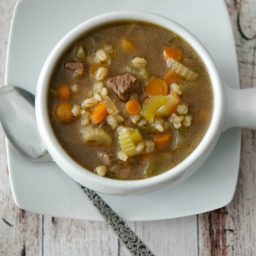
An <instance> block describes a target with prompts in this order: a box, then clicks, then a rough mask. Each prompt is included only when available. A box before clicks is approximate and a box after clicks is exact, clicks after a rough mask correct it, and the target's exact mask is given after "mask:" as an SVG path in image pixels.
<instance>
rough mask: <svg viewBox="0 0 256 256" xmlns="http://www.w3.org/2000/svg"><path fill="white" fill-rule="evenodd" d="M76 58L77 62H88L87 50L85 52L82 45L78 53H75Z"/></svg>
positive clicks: (78, 48)
mask: <svg viewBox="0 0 256 256" xmlns="http://www.w3.org/2000/svg"><path fill="white" fill-rule="evenodd" d="M75 58H76V60H79V61H85V60H86V54H85V50H84V47H83V46H82V45H79V46H78V47H77V49H76V53H75Z"/></svg>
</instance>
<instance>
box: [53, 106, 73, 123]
mask: <svg viewBox="0 0 256 256" xmlns="http://www.w3.org/2000/svg"><path fill="white" fill-rule="evenodd" d="M55 115H56V117H57V119H58V120H59V121H60V122H61V123H70V122H71V121H72V120H73V118H74V116H73V114H72V105H71V104H70V103H69V102H62V103H60V104H58V106H57V107H56V110H55Z"/></svg>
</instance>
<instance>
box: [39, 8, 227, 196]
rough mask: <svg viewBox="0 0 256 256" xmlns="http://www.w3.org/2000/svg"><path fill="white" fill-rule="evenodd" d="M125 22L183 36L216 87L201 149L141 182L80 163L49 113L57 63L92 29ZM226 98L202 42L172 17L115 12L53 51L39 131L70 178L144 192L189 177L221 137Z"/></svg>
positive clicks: (45, 71)
mask: <svg viewBox="0 0 256 256" xmlns="http://www.w3.org/2000/svg"><path fill="white" fill-rule="evenodd" d="M122 21H138V22H140V21H141V22H146V23H151V24H155V25H158V26H160V27H164V28H166V29H168V30H170V31H172V32H174V33H176V34H178V35H180V36H181V37H182V38H183V39H184V40H185V41H186V42H187V43H188V44H189V45H190V46H191V47H192V48H193V49H194V50H195V51H196V52H197V54H198V55H199V56H200V58H201V59H202V61H203V62H204V64H205V67H206V69H207V71H208V74H209V76H210V79H211V84H212V88H213V113H212V119H211V122H210V124H209V127H208V129H207V132H206V133H205V135H204V137H203V138H202V140H201V141H200V143H199V144H198V146H197V147H196V148H195V149H194V150H193V151H192V153H190V154H189V155H188V156H187V157H186V158H185V159H184V160H183V161H182V162H181V163H179V164H178V165H176V166H175V167H173V168H171V169H169V170H167V171H165V172H163V173H161V174H159V175H156V176H153V177H150V178H146V179H140V180H116V179H111V178H107V177H100V176H98V175H97V174H95V173H93V172H92V171H90V170H87V169H86V168H85V167H82V166H81V165H80V164H78V163H77V162H76V161H75V160H73V159H72V158H71V157H70V156H69V155H68V153H67V152H66V151H65V150H64V149H63V148H62V146H61V145H60V143H59V141H58V140H57V138H56V136H55V134H54V132H53V129H52V127H51V124H50V121H49V116H48V110H47V92H48V86H49V83H50V79H51V76H52V73H53V71H54V68H55V65H56V63H57V62H58V60H59V58H60V57H61V56H62V55H63V53H64V52H65V50H66V49H67V48H68V47H70V46H71V45H72V43H73V42H75V41H76V40H77V39H79V38H80V37H81V36H82V35H83V34H85V33H86V32H88V31H90V30H92V29H93V28H96V27H99V26H101V25H104V24H106V23H113V22H122ZM223 97H224V96H223V90H222V86H221V80H220V77H219V74H218V72H217V69H216V66H215V63H214V61H213V60H212V58H211V57H210V54H209V53H208V51H207V50H206V49H205V48H204V46H203V45H202V44H201V43H200V41H199V40H198V39H197V38H196V37H195V36H194V35H192V34H191V32H189V31H188V30H187V29H186V28H184V27H183V26H182V25H179V24H177V23H176V22H175V21H172V20H170V19H169V18H166V17H163V16H160V15H159V14H152V13H148V12H142V11H114V12H108V13H104V14H100V15H98V16H94V17H92V18H90V19H88V20H86V21H84V22H82V23H80V24H79V25H77V26H76V27H75V28H73V29H72V30H70V31H69V32H68V33H67V34H66V35H65V36H64V37H62V39H61V40H60V41H59V42H58V43H57V44H56V45H55V47H54V48H53V50H52V51H51V52H50V54H49V55H48V57H47V59H46V61H45V63H44V65H43V67H42V69H41V72H40V75H39V79H38V83H37V89H36V119H37V124H38V128H39V132H40V134H41V136H42V138H43V140H44V142H45V144H46V147H47V150H48V151H49V153H50V155H51V156H52V157H53V159H54V160H55V162H56V163H57V164H58V165H59V166H60V168H61V169H62V170H63V171H64V172H65V173H66V174H67V175H68V176H70V177H71V178H72V179H74V180H75V181H77V182H78V183H80V184H82V185H85V186H88V187H90V188H92V189H96V190H98V191H100V188H101V187H102V191H104V190H105V188H106V189H110V190H111V189H112V190H113V193H115V191H116V190H119V191H123V190H127V189H130V190H136V189H144V188H147V187H151V186H154V185H156V184H160V183H165V182H166V181H168V180H173V179H176V178H177V177H180V176H183V175H185V174H186V176H187V174H188V173H187V172H188V171H189V170H188V169H189V167H190V166H192V164H193V163H194V162H195V161H196V160H198V159H199V158H200V157H202V156H204V152H206V151H207V149H208V148H209V147H210V146H211V144H212V143H213V142H214V140H216V137H218V136H219V134H220V129H221V128H220V127H221V123H222V118H223V116H222V112H223V111H222V109H223V104H224V103H223Z"/></svg>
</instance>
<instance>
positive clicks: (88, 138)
mask: <svg viewBox="0 0 256 256" xmlns="http://www.w3.org/2000/svg"><path fill="white" fill-rule="evenodd" d="M82 131H83V140H84V141H85V142H95V143H98V144H100V145H106V146H109V145H111V144H112V142H113V141H112V138H111V135H109V134H108V133H107V132H106V131H105V130H104V129H102V128H93V127H91V126H86V127H84V128H83V130H82Z"/></svg>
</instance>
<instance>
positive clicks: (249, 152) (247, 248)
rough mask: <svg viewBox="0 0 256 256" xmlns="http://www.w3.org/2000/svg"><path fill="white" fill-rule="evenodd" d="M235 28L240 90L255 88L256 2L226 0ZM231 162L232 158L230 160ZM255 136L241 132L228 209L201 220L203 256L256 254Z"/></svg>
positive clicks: (244, 131) (204, 215)
mask: <svg viewBox="0 0 256 256" xmlns="http://www.w3.org/2000/svg"><path fill="white" fill-rule="evenodd" d="M226 3H227V6H228V10H229V14H230V17H231V22H232V26H233V31H234V36H235V41H236V49H237V54H238V61H239V73H240V81H241V87H243V88H248V87H256V66H255V64H256V63H255V62H256V40H255V39H256V1H255V0H246V1H232V0H227V1H226ZM230 161H232V159H230ZM255 174H256V133H255V131H251V130H248V129H244V130H242V148H241V160H240V175H239V182H238V186H237V190H236V194H235V197H234V199H233V201H232V202H231V204H230V205H228V206H227V207H225V208H223V209H220V210H217V211H213V212H210V213H207V214H202V215H200V216H199V217H198V230H199V241H198V243H199V255H200V256H210V255H211V256H231V255H232V256H238V255H239V256H240V255H246V256H251V255H252V256H253V255H256V232H255V226H256V214H255V209H256V177H255Z"/></svg>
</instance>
